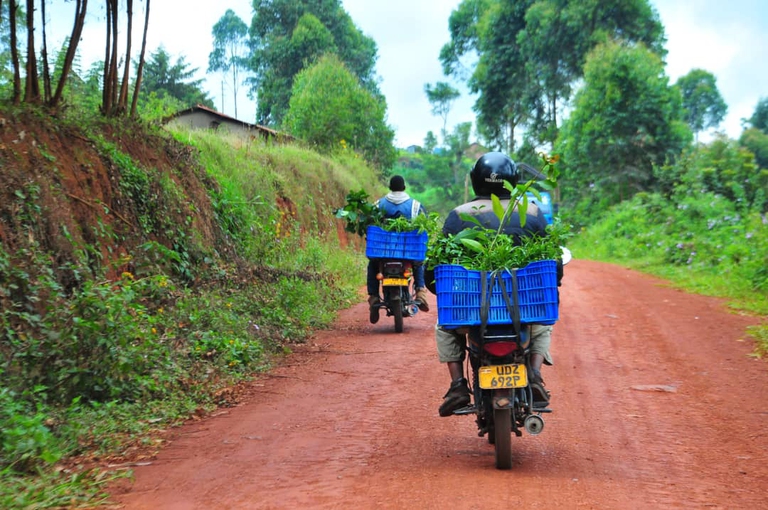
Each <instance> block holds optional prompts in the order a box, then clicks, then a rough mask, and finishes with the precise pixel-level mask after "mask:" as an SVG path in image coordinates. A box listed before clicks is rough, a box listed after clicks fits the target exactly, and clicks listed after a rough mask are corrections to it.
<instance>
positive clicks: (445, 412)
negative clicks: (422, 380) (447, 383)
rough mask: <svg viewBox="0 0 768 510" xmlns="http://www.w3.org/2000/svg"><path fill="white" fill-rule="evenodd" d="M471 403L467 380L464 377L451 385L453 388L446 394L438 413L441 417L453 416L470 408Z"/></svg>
mask: <svg viewBox="0 0 768 510" xmlns="http://www.w3.org/2000/svg"><path fill="white" fill-rule="evenodd" d="M469 401H470V398H469V387H468V386H467V380H466V379H464V378H463V377H462V378H461V379H457V380H455V381H453V382H452V383H451V387H450V388H449V389H448V393H446V394H445V397H444V398H443V403H442V405H440V410H439V411H438V412H439V413H440V416H451V415H452V414H453V412H454V411H455V410H457V409H461V408H462V407H466V406H468V405H469Z"/></svg>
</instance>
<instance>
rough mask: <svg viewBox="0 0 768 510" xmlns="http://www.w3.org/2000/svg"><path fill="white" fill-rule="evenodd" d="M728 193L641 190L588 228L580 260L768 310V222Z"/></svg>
mask: <svg viewBox="0 0 768 510" xmlns="http://www.w3.org/2000/svg"><path fill="white" fill-rule="evenodd" d="M739 209H740V208H739V205H738V204H736V203H734V202H733V201H731V200H728V199H726V198H725V197H723V196H722V195H716V194H714V193H712V192H705V191H701V190H699V191H695V192H691V193H688V192H687V190H686V188H684V187H680V188H679V190H678V192H677V193H676V194H675V195H673V196H671V197H669V198H668V197H663V196H660V195H658V194H645V193H641V194H638V195H636V196H635V197H634V198H633V199H632V200H629V201H625V202H623V203H621V204H619V205H617V206H615V207H614V208H612V209H611V210H610V211H609V212H608V213H606V214H604V215H603V217H602V218H601V219H600V220H599V221H598V222H596V223H595V224H594V225H592V226H590V227H589V229H588V230H586V231H584V232H582V233H581V234H580V235H579V236H578V237H577V238H576V239H575V242H574V243H573V245H572V247H571V249H572V251H573V253H574V256H575V257H587V258H590V259H594V260H604V261H610V262H618V263H622V264H628V265H630V266H633V267H638V268H640V269H643V270H645V271H649V272H652V273H655V274H658V275H660V276H663V277H665V278H669V279H671V280H673V281H675V282H676V283H678V284H679V285H681V286H683V287H685V288H687V289H690V290H693V291H695V292H699V293H705V294H709V295H716V296H724V297H728V298H730V299H731V301H732V303H734V306H738V307H739V308H742V309H747V310H751V311H754V312H757V313H766V311H768V271H766V269H765V268H766V267H768V255H767V254H768V224H767V223H766V221H765V217H764V216H762V215H761V214H760V213H759V212H757V211H754V210H753V211H749V212H746V213H742V212H740V211H739Z"/></svg>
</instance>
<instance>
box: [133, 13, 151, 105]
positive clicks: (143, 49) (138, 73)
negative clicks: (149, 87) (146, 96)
mask: <svg viewBox="0 0 768 510" xmlns="http://www.w3.org/2000/svg"><path fill="white" fill-rule="evenodd" d="M148 26H149V0H147V12H146V13H145V15H144V36H143V38H142V40H141V55H139V68H138V69H137V70H136V85H135V87H134V89H133V100H132V101H131V117H136V105H137V104H138V102H139V91H140V89H141V78H142V75H143V73H144V53H145V52H146V50H147V27H148Z"/></svg>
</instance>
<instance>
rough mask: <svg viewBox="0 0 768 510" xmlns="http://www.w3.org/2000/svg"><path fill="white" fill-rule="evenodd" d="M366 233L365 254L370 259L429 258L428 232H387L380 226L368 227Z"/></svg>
mask: <svg viewBox="0 0 768 510" xmlns="http://www.w3.org/2000/svg"><path fill="white" fill-rule="evenodd" d="M365 234H366V235H365V256H366V257H368V258H369V259H399V260H419V261H420V260H424V259H426V258H427V240H428V236H427V233H426V232H419V231H417V230H414V231H411V232H387V231H386V230H383V229H381V228H379V227H368V228H367V229H366V232H365Z"/></svg>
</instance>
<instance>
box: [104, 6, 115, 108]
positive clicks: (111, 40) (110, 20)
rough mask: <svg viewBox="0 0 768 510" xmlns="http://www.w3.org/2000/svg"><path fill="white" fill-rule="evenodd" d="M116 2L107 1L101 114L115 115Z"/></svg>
mask: <svg viewBox="0 0 768 510" xmlns="http://www.w3.org/2000/svg"><path fill="white" fill-rule="evenodd" d="M117 19H118V9H117V0H107V46H106V56H105V58H104V91H103V94H102V98H103V105H102V110H103V111H102V113H103V114H104V115H107V116H112V115H114V114H115V111H116V109H117V106H118V105H117V94H118V90H117V37H118V32H117V27H118V23H117Z"/></svg>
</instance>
